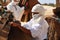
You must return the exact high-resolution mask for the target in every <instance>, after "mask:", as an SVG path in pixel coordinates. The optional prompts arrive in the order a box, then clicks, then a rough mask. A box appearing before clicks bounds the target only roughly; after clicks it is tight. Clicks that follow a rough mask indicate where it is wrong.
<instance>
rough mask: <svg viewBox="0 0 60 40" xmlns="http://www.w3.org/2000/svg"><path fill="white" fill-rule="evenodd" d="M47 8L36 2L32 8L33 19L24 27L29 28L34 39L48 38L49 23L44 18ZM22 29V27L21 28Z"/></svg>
mask: <svg viewBox="0 0 60 40" xmlns="http://www.w3.org/2000/svg"><path fill="white" fill-rule="evenodd" d="M44 13H45V9H44V8H43V7H42V6H41V5H40V4H36V5H35V6H34V7H33V8H32V15H33V16H32V19H31V20H30V21H29V22H27V23H26V24H24V25H22V27H24V28H26V29H28V30H29V33H31V35H32V37H33V39H32V40H46V39H47V32H48V27H49V25H48V23H47V22H46V20H45V18H44ZM20 29H21V28H20Z"/></svg>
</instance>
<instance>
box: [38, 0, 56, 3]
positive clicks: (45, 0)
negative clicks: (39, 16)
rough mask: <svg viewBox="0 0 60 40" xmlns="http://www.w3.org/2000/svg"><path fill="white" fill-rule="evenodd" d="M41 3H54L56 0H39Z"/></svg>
mask: <svg viewBox="0 0 60 40" xmlns="http://www.w3.org/2000/svg"><path fill="white" fill-rule="evenodd" d="M39 1H40V3H41V4H44V3H48V4H49V3H54V4H56V0H39Z"/></svg>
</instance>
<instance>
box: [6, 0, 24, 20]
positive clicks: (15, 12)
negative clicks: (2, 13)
mask: <svg viewBox="0 0 60 40" xmlns="http://www.w3.org/2000/svg"><path fill="white" fill-rule="evenodd" d="M7 9H8V10H10V11H11V12H13V15H14V18H15V20H18V21H21V18H22V15H23V12H24V7H19V6H17V5H16V4H15V3H14V2H13V1H12V2H11V3H9V4H8V5H7Z"/></svg>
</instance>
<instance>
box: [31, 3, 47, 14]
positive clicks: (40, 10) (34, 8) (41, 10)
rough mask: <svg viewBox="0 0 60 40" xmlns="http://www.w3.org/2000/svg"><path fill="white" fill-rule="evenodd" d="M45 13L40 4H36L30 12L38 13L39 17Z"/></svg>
mask: <svg viewBox="0 0 60 40" xmlns="http://www.w3.org/2000/svg"><path fill="white" fill-rule="evenodd" d="M45 11H46V9H44V7H43V6H41V5H40V4H36V5H35V6H34V7H33V8H32V10H31V12H39V14H40V15H44V13H45Z"/></svg>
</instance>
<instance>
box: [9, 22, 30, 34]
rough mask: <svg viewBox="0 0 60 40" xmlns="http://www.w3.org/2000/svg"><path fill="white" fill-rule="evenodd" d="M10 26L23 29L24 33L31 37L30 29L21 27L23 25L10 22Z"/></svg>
mask: <svg viewBox="0 0 60 40" xmlns="http://www.w3.org/2000/svg"><path fill="white" fill-rule="evenodd" d="M9 24H10V25H11V26H13V27H17V28H19V29H21V30H22V31H23V32H24V33H26V34H29V35H31V32H30V30H28V29H26V28H24V27H23V26H21V24H18V23H15V22H10V23H9Z"/></svg>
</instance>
